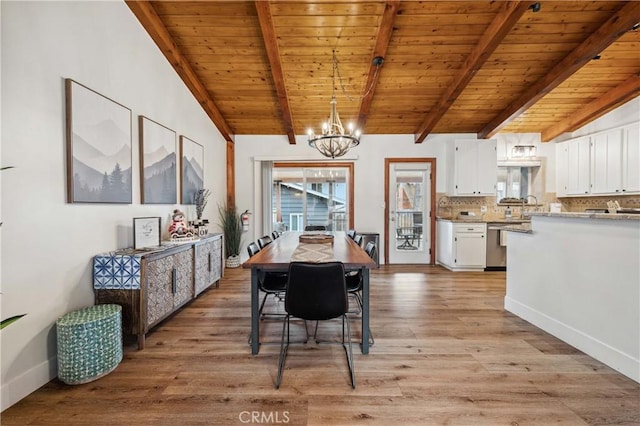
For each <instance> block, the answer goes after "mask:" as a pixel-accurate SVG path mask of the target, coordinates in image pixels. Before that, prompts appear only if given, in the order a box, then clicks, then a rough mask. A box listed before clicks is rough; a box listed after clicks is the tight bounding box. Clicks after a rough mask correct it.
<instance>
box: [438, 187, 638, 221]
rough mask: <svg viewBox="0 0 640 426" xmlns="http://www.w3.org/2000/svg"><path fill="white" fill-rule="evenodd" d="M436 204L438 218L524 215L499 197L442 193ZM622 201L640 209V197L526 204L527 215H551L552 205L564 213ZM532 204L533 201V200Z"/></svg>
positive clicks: (549, 197)
mask: <svg viewBox="0 0 640 426" xmlns="http://www.w3.org/2000/svg"><path fill="white" fill-rule="evenodd" d="M436 196H437V201H436V216H438V217H445V218H455V217H457V216H458V214H459V213H460V212H463V211H469V212H474V213H475V214H476V216H478V217H482V218H483V219H485V220H492V219H501V218H504V216H505V211H506V210H507V208H510V209H511V212H512V213H511V214H512V216H513V217H514V218H518V217H520V216H521V215H522V206H521V205H517V204H516V205H511V206H507V205H498V204H497V202H496V197H449V196H447V195H446V194H444V193H438V194H437V195H436ZM610 200H613V201H618V202H619V203H620V206H621V207H624V208H640V195H621V196H602V197H561V198H558V197H556V194H555V192H547V193H545V194H544V195H543V196H542V197H538V204H537V205H535V206H533V205H525V206H524V209H525V212H528V211H539V212H548V211H549V204H550V203H560V204H561V205H562V211H563V212H583V211H585V209H605V208H607V201H610ZM530 201H531V200H530ZM482 206H487V212H486V213H482V212H481V209H482Z"/></svg>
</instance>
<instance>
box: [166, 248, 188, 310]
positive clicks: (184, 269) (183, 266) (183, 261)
mask: <svg viewBox="0 0 640 426" xmlns="http://www.w3.org/2000/svg"><path fill="white" fill-rule="evenodd" d="M171 257H173V258H174V267H175V268H176V271H177V277H176V286H175V293H174V294H173V306H174V308H177V307H179V306H182V305H184V304H185V303H187V302H188V301H189V300H191V299H193V250H185V251H182V252H180V253H176V254H174V255H173V256H171Z"/></svg>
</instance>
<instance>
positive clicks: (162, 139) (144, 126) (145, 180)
mask: <svg viewBox="0 0 640 426" xmlns="http://www.w3.org/2000/svg"><path fill="white" fill-rule="evenodd" d="M138 128H139V133H140V181H141V185H140V189H141V191H140V198H141V200H142V204H175V203H176V202H177V201H178V194H177V190H176V167H177V164H176V132H174V131H173V130H171V129H169V128H167V127H165V126H163V125H162V124H159V123H156V122H155V121H153V120H151V119H149V118H147V117H144V116H142V115H140V116H139V117H138Z"/></svg>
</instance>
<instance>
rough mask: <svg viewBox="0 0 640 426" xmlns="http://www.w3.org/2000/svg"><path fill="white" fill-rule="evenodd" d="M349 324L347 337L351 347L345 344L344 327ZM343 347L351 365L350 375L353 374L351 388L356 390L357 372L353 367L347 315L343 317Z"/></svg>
mask: <svg viewBox="0 0 640 426" xmlns="http://www.w3.org/2000/svg"><path fill="white" fill-rule="evenodd" d="M345 323H346V324H347V337H348V338H349V340H348V343H349V347H348V348H347V345H345V344H344V325H345ZM342 347H343V348H344V351H345V353H346V355H347V364H348V365H349V373H350V374H351V387H352V388H353V389H355V388H356V371H355V367H354V366H353V349H352V347H351V326H350V325H349V318H348V317H347V316H346V315H343V316H342Z"/></svg>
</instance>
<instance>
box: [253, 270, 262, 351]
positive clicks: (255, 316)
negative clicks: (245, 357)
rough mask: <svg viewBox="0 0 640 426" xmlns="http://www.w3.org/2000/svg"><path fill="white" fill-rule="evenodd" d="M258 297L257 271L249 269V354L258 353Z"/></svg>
mask: <svg viewBox="0 0 640 426" xmlns="http://www.w3.org/2000/svg"><path fill="white" fill-rule="evenodd" d="M259 303H260V295H259V294H258V269H257V268H251V354H252V355H257V354H258V352H259V351H260V314H259Z"/></svg>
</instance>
